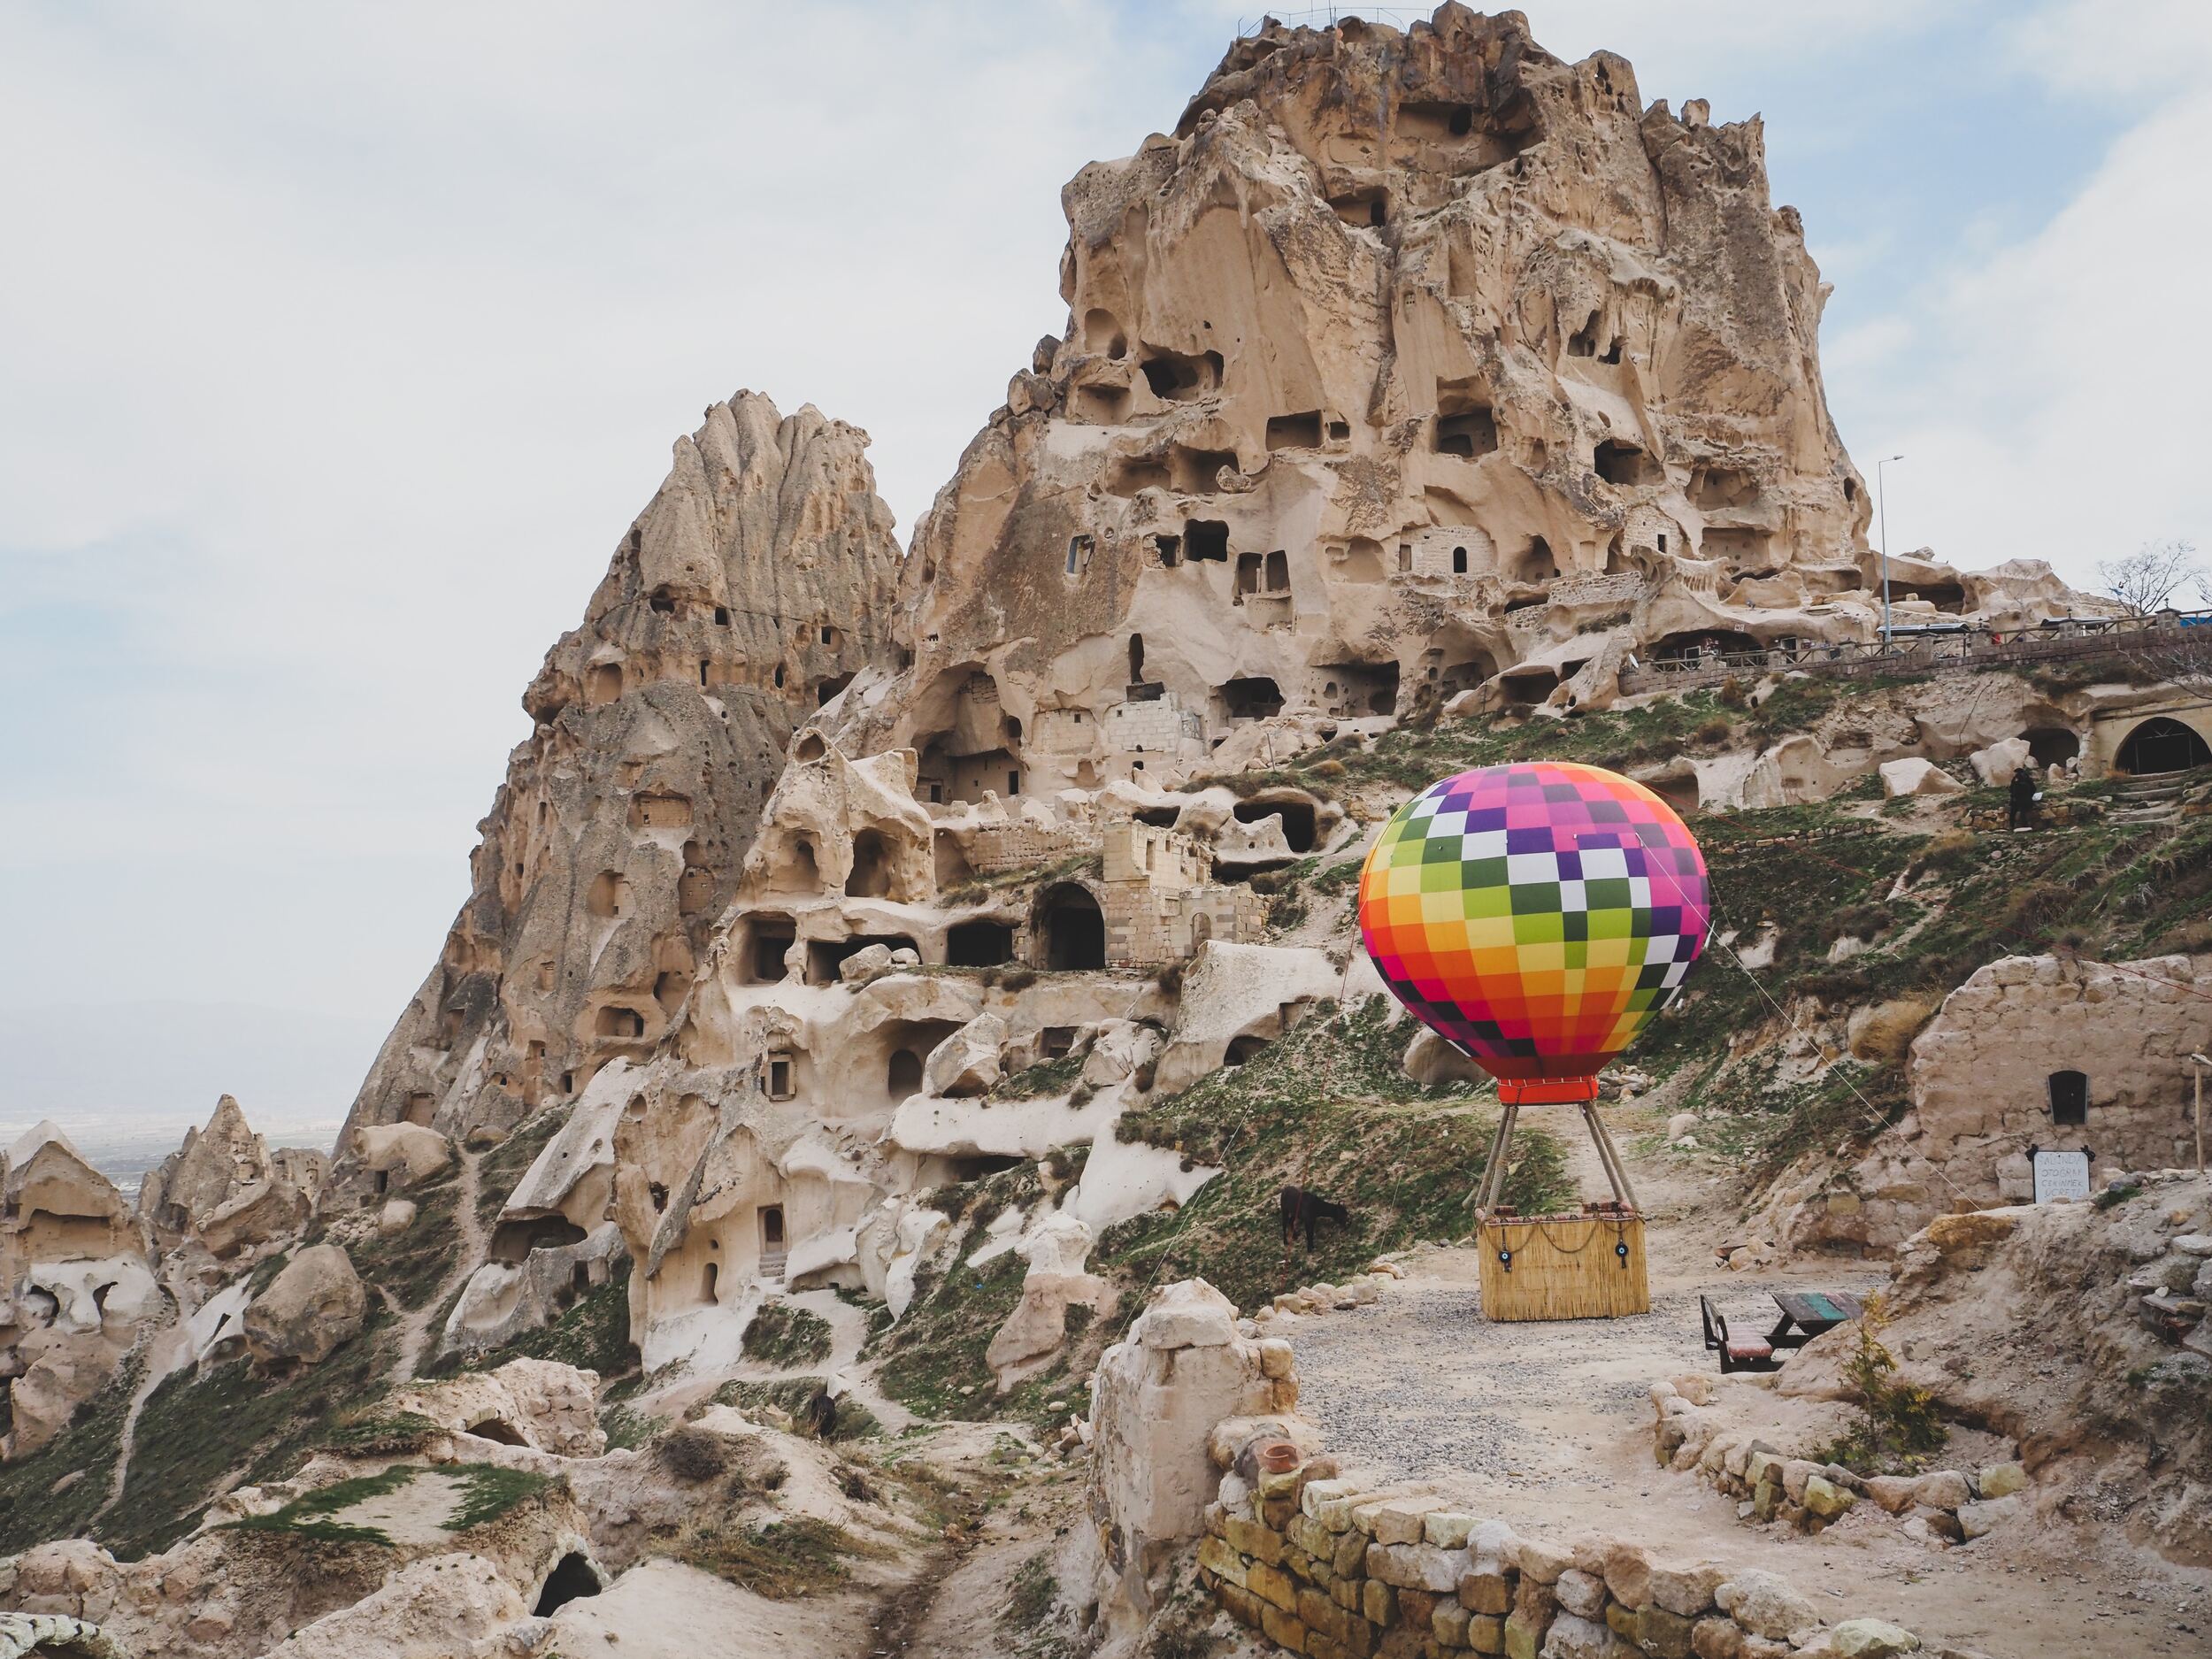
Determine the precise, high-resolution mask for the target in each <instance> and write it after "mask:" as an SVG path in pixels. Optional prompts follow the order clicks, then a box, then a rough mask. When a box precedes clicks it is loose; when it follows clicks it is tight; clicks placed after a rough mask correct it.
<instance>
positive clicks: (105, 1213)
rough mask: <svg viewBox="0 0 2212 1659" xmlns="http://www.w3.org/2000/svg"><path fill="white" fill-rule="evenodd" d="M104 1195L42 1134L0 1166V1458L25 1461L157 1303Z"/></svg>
mask: <svg viewBox="0 0 2212 1659" xmlns="http://www.w3.org/2000/svg"><path fill="white" fill-rule="evenodd" d="M150 1254H151V1253H150V1250H149V1249H148V1248H147V1245H146V1243H145V1241H144V1240H142V1238H141V1236H140V1233H139V1230H138V1227H137V1225H135V1222H134V1218H133V1217H132V1215H131V1212H130V1207H129V1206H128V1205H127V1203H126V1202H124V1200H123V1195H122V1194H120V1193H119V1192H118V1191H116V1189H115V1184H114V1183H113V1182H112V1181H111V1180H109V1179H108V1178H107V1177H106V1176H104V1175H103V1174H101V1173H100V1172H99V1171H97V1170H96V1169H94V1168H93V1167H92V1166H91V1165H90V1164H87V1163H86V1162H85V1161H84V1159H83V1157H82V1156H81V1155H80V1154H79V1153H78V1151H77V1148H75V1147H74V1146H73V1145H72V1144H71V1142H70V1140H69V1137H68V1136H67V1135H65V1134H64V1133H62V1132H61V1131H60V1130H59V1129H58V1128H57V1127H56V1126H55V1125H52V1124H51V1123H42V1124H39V1125H35V1127H33V1128H31V1129H29V1130H27V1131H26V1132H25V1133H24V1134H23V1135H22V1136H21V1137H20V1138H19V1139H18V1140H17V1141H16V1142H15V1144H14V1145H12V1146H11V1147H10V1148H7V1150H6V1152H5V1153H4V1154H0V1381H4V1382H6V1383H7V1384H8V1401H7V1403H8V1421H7V1423H6V1425H5V1433H4V1436H0V1455H6V1456H9V1457H19V1456H22V1455H26V1454H27V1453H29V1452H32V1451H35V1450H36V1449H37V1448H39V1447H41V1446H42V1445H44V1444H45V1443H46V1442H47V1441H48V1440H51V1439H52V1438H53V1437H54V1436H55V1435H56V1434H58V1433H59V1432H61V1430H62V1429H63V1428H65V1427H66V1426H67V1425H68V1423H69V1420H70V1418H71V1417H72V1416H73V1415H74V1413H75V1411H76V1409H77V1407H78V1406H80V1405H81V1404H82V1403H83V1402H85V1401H87V1400H89V1399H90V1398H91V1397H92V1396H93V1394H95V1393H96V1391H97V1390H98V1388H99V1386H100V1385H101V1384H102V1383H104V1382H105V1381H106V1380H107V1379H108V1378H109V1377H110V1376H111V1374H112V1373H113V1372H114V1370H115V1367H116V1365H117V1363H119V1361H120V1360H121V1359H122V1357H123V1356H124V1354H125V1353H127V1351H128V1350H129V1348H130V1346H131V1344H132V1342H133V1341H134V1340H135V1339H136V1335H137V1331H138V1327H139V1326H140V1325H142V1323H143V1322H144V1321H145V1320H146V1319H148V1318H149V1317H152V1316H153V1315H154V1314H155V1313H156V1312H157V1311H158V1310H159V1309H160V1306H161V1294H160V1292H159V1289H158V1288H157V1286H156V1285H155V1283H154V1279H153V1274H152V1271H151V1268H150Z"/></svg>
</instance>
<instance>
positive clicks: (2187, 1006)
mask: <svg viewBox="0 0 2212 1659" xmlns="http://www.w3.org/2000/svg"><path fill="white" fill-rule="evenodd" d="M2208 989H2212V987H2208V986H2207V984H2206V982H2205V981H2204V980H2203V979H2200V978H2199V977H2198V975H2197V972H2196V970H2195V968H2194V966H2193V964H2192V961H2191V959H2190V958H2189V957H2187V956H2162V957H2156V958H2154V959H2152V960H2150V961H2146V962H2117V963H2100V962H2092V961H2089V960H2087V959H2085V958H2083V957H2078V956H2063V957H2061V956H2007V957H2004V958H2002V959H2001V960H1999V961H1996V962H1993V963H1991V964H1989V965H1988V966H1986V967H1984V968H1981V969H1979V970H1978V971H1977V972H1975V973H1974V975H1973V976H1972V977H1971V978H1970V979H1968V980H1967V981H1966V983H1965V984H1964V985H1962V986H1961V987H1958V989H1956V990H1955V991H1953V992H1952V993H1951V994H1950V995H1948V996H1947V997H1946V998H1945V999H1944V1001H1943V1005H1942V1007H1941V1009H1940V1010H1938V1012H1937V1013H1936V1016H1935V1018H1933V1019H1932V1020H1931V1021H1930V1022H1929V1023H1928V1025H1927V1026H1926V1028H1925V1029H1924V1030H1923V1031H1922V1032H1921V1033H1920V1034H1919V1036H1918V1037H1917V1038H1916V1039H1915V1040H1914V1041H1913V1044H1912V1054H1911V1059H1910V1062H1909V1065H1908V1067H1907V1071H1906V1078H1907V1083H1908V1086H1909V1088H1910V1091H1911V1095H1912V1110H1910V1111H1909V1112H1907V1113H1906V1114H1905V1116H1904V1117H1903V1118H1900V1119H1899V1120H1898V1122H1897V1123H1896V1124H1894V1125H1892V1126H1890V1127H1889V1128H1886V1129H1885V1130H1884V1131H1883V1132H1882V1133H1880V1134H1879V1135H1878V1136H1877V1137H1876V1139H1875V1141H1874V1142H1873V1144H1872V1146H1871V1147H1870V1148H1868V1149H1867V1151H1866V1152H1865V1154H1864V1155H1863V1156H1861V1157H1859V1158H1858V1159H1857V1161H1856V1162H1855V1163H1853V1164H1849V1165H1847V1166H1846V1167H1843V1168H1840V1169H1836V1168H1832V1167H1831V1166H1829V1165H1828V1164H1826V1163H1824V1162H1822V1161H1819V1160H1815V1161H1814V1162H1813V1163H1811V1164H1809V1165H1808V1166H1807V1167H1806V1168H1804V1169H1801V1170H1794V1171H1791V1173H1790V1175H1789V1176H1788V1177H1787V1178H1786V1179H1785V1180H1784V1181H1783V1182H1781V1183H1780V1184H1778V1187H1776V1188H1775V1190H1774V1192H1773V1193H1772V1194H1771V1195H1770V1199H1769V1202H1768V1204H1767V1207H1766V1210H1765V1213H1764V1215H1763V1217H1762V1218H1761V1221H1760V1223H1759V1228H1758V1231H1759V1232H1760V1233H1762V1234H1763V1235H1764V1236H1766V1237H1769V1238H1772V1239H1775V1240H1779V1241H1781V1242H1784V1243H1786V1244H1787V1245H1789V1246H1792V1247H1794V1248H1806V1247H1825V1248H1833V1247H1835V1246H1837V1245H1851V1246H1857V1247H1860V1248H1867V1249H1873V1250H1885V1251H1886V1250H1888V1249H1892V1248H1895V1247H1897V1246H1899V1245H1901V1244H1902V1243H1903V1242H1904V1241H1905V1240H1907V1239H1908V1238H1909V1237H1910V1236H1911V1235H1912V1234H1914V1233H1917V1232H1918V1231H1919V1230H1920V1229H1921V1228H1922V1227H1924V1226H1925V1225H1927V1224H1928V1223H1929V1222H1930V1221H1932V1220H1933V1219H1934V1218H1935V1217H1938V1216H1940V1215H1943V1214H1945V1213H1947V1212H1948V1211H1951V1210H1962V1209H1970V1208H1987V1207H1989V1206H1993V1205H1996V1204H2002V1203H2010V1202H2021V1201H2023V1200H2029V1199H2032V1198H2033V1197H2034V1195H2035V1184H2034V1177H2033V1172H2032V1166H2031V1164H2030V1161H2029V1151H2030V1148H2035V1147H2043V1148H2080V1147H2083V1146H2087V1147H2090V1148H2092V1149H2093V1151H2094V1152H2095V1155H2096V1158H2095V1164H2094V1168H2095V1171H2096V1172H2097V1177H2098V1179H2099V1181H2100V1183H2103V1182H2108V1181H2109V1180H2111V1179H2115V1178H2116V1176H2117V1175H2119V1174H2120V1173H2121V1172H2123V1171H2129V1170H2155V1169H2163V1168H2168V1167H2170V1166H2173V1165H2177V1164H2186V1163H2187V1162H2188V1161H2189V1159H2190V1158H2191V1157H2192V1156H2193V1142H2192V1141H2191V1139H2190V1137H2191V1134H2192V1129H2191V1119H2190V1112H2191V1110H2192V1102H2193V1095H2192V1094H2191V1093H2190V1090H2191V1087H2192V1086H2191V1082H2190V1062H2189V1056H2191V1055H2192V1054H2202V1053H2205V1052H2206V1051H2207V1050H2208V1048H2212V995H2208Z"/></svg>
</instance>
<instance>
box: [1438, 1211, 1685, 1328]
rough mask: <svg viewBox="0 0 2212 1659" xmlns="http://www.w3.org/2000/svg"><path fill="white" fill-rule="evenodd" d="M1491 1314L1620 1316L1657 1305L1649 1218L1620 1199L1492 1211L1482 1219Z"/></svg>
mask: <svg viewBox="0 0 2212 1659" xmlns="http://www.w3.org/2000/svg"><path fill="white" fill-rule="evenodd" d="M1480 1236H1481V1239H1482V1247H1483V1253H1482V1314H1483V1317H1484V1318H1486V1319H1498V1320H1514V1319H1617V1318H1619V1317H1621V1316H1622V1315H1624V1314H1631V1313H1649V1312H1650V1311H1651V1280H1650V1276H1649V1274H1648V1272H1647V1269H1646V1266H1645V1262H1644V1218H1643V1217H1641V1216H1640V1215H1638V1214H1637V1213H1636V1212H1635V1211H1634V1210H1629V1209H1626V1208H1624V1207H1623V1206H1620V1205H1617V1204H1594V1205H1589V1206H1586V1208H1585V1209H1584V1210H1583V1211H1582V1213H1581V1214H1579V1215H1566V1216H1513V1215H1493V1216H1491V1217H1488V1218H1486V1220H1485V1221H1484V1222H1483V1223H1482V1225H1481V1228H1480Z"/></svg>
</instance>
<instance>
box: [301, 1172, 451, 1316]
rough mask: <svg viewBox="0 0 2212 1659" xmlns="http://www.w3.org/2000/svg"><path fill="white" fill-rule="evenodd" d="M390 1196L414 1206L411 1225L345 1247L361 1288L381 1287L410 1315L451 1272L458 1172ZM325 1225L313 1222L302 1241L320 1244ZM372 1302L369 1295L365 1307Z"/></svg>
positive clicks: (370, 1236)
mask: <svg viewBox="0 0 2212 1659" xmlns="http://www.w3.org/2000/svg"><path fill="white" fill-rule="evenodd" d="M394 1196H396V1197H402V1198H406V1199H408V1200H410V1201H411V1202H413V1204H414V1206H415V1220H414V1225H412V1226H411V1227H409V1228H408V1229H407V1231H406V1232H404V1233H400V1234H399V1235H397V1236H396V1237H395V1238H389V1239H388V1238H386V1237H385V1236H384V1235H383V1234H382V1233H371V1234H370V1235H369V1236H368V1237H366V1238H365V1239H360V1240H355V1241H354V1242H352V1243H350V1244H349V1245H348V1246H347V1247H346V1249H347V1253H348V1254H349V1256H352V1257H353V1270H354V1271H355V1272H357V1273H358V1274H360V1276H361V1278H362V1279H363V1281H364V1282H365V1283H367V1284H372V1285H379V1286H382V1287H383V1288H384V1289H385V1290H386V1291H387V1292H388V1293H389V1294H391V1295H392V1297H393V1298H394V1299H395V1300H396V1301H397V1302H398V1303H399V1305H400V1306H401V1307H403V1308H404V1309H406V1310H407V1311H408V1312H410V1313H414V1312H416V1311H418V1310H420V1309H422V1308H423V1307H425V1306H426V1305H427V1304H428V1303H429V1302H430V1300H431V1299H432V1298H433V1297H434V1296H435V1295H436V1294H438V1292H439V1291H440V1289H441V1288H442V1287H443V1286H444V1284H445V1281H446V1275H447V1274H449V1273H450V1272H451V1271H453V1240H454V1233H455V1227H454V1211H455V1210H456V1208H457V1206H458V1204H459V1202H460V1198H461V1172H460V1169H459V1167H458V1166H457V1165H454V1164H449V1165H447V1166H446V1169H445V1171H444V1172H443V1173H442V1174H441V1175H439V1176H438V1177H437V1179H434V1180H431V1181H427V1182H425V1183H424V1184H423V1185H421V1186H419V1187H409V1188H408V1189H407V1190H406V1191H405V1192H404V1193H399V1194H394ZM325 1225H326V1224H325V1223H324V1222H323V1221H322V1220H321V1219H318V1220H317V1221H315V1222H314V1223H313V1224H312V1225H310V1227H309V1229H308V1236H307V1237H306V1238H305V1239H304V1240H302V1241H303V1243H307V1244H319V1243H320V1242H322V1236H323V1233H324V1230H325ZM377 1300H378V1299H377V1298H376V1297H375V1296H373V1295H372V1296H371V1297H370V1298H369V1302H370V1304H371V1305H372V1306H374V1305H375V1303H376V1302H377Z"/></svg>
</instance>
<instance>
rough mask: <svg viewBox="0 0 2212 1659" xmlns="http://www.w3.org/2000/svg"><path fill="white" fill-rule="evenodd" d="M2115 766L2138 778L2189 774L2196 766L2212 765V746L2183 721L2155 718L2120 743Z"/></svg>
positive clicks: (2137, 728)
mask: <svg viewBox="0 0 2212 1659" xmlns="http://www.w3.org/2000/svg"><path fill="white" fill-rule="evenodd" d="M2114 764H2116V765H2117V766H2118V767H2119V769H2120V770H2121V771H2122V772H2131V773H2133V774H2135V775H2136V776H2138V777H2142V776H2145V775H2147V774H2151V773H2157V772H2187V771H2189V770H2190V769H2191V768H2192V767H2195V766H2212V744H2208V743H2207V742H2206V741H2204V739H2203V738H2202V737H2200V735H2198V733H2196V731H2195V730H2194V729H2193V728H2192V727H2189V726H2184V725H2183V724H2182V723H2181V722H2180V721H2178V720H2175V719H2170V718H2168V717H2166V716H2165V715H2162V714H2159V715H2154V716H2152V717H2151V718H2149V719H2147V720H2146V721H2144V722H2143V724H2142V725H2140V726H2137V727H2136V728H2135V729H2134V730H2133V731H2132V732H2130V733H2128V734H2127V736H2126V737H2124V738H2123V739H2122V740H2121V742H2120V750H2119V753H2118V754H2117V755H2116V757H2114Z"/></svg>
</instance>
